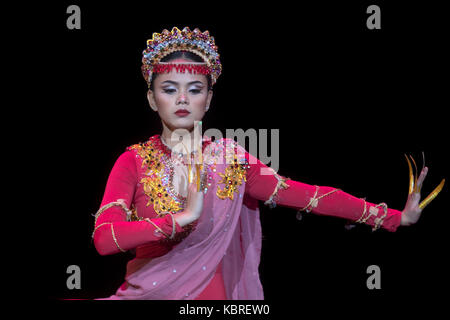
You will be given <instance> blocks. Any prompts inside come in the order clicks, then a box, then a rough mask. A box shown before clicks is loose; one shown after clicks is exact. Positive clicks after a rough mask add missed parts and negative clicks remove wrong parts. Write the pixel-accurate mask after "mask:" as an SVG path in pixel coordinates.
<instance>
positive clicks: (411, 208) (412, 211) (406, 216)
mask: <svg viewBox="0 0 450 320" xmlns="http://www.w3.org/2000/svg"><path fill="white" fill-rule="evenodd" d="M427 173H428V167H424V168H423V169H422V172H421V173H420V176H419V178H418V179H417V187H416V188H415V190H414V192H412V193H411V194H409V195H408V200H407V201H406V205H405V209H403V211H402V219H401V223H400V225H401V226H410V225H413V224H415V223H416V222H417V221H419V218H420V215H421V213H422V209H421V208H420V207H419V203H420V190H421V189H422V184H423V181H424V180H425V177H426V176H427Z"/></svg>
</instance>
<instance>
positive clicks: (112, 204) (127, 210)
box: [94, 199, 133, 226]
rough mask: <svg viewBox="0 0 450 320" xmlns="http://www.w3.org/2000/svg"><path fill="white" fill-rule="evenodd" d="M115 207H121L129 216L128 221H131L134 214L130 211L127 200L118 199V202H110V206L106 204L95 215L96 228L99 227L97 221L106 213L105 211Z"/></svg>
mask: <svg viewBox="0 0 450 320" xmlns="http://www.w3.org/2000/svg"><path fill="white" fill-rule="evenodd" d="M114 206H120V207H121V208H122V209H123V210H124V211H125V212H126V214H127V221H129V220H130V219H131V217H132V215H133V212H132V211H131V210H130V209H128V207H127V205H126V204H125V200H123V199H118V200H117V201H114V202H110V203H108V204H105V205H104V206H103V207H101V208H100V209H99V210H98V211H97V212H96V213H95V221H94V226H95V225H97V219H98V217H99V216H100V215H101V214H102V213H103V212H105V210H107V209H109V208H111V207H114Z"/></svg>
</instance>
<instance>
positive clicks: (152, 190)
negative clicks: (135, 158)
mask: <svg viewBox="0 0 450 320" xmlns="http://www.w3.org/2000/svg"><path fill="white" fill-rule="evenodd" d="M129 149H130V150H136V153H137V154H138V155H139V156H140V157H141V158H142V167H146V169H145V177H144V178H142V179H141V180H140V182H141V183H142V185H143V189H144V193H145V194H146V195H147V196H148V203H147V206H150V205H153V208H154V210H155V212H156V213H157V214H158V216H164V215H165V214H167V212H178V211H180V210H182V209H183V208H184V202H185V199H184V197H181V196H180V198H181V199H176V196H175V195H174V191H173V190H171V188H170V183H169V182H170V181H172V178H173V168H172V167H171V166H170V164H169V161H168V158H167V156H166V155H165V154H164V152H163V151H162V150H161V148H158V146H157V145H155V144H154V143H152V141H151V140H149V141H147V142H145V143H140V144H135V145H132V146H131V147H129ZM168 179H170V180H168Z"/></svg>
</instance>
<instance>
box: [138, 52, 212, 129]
mask: <svg viewBox="0 0 450 320" xmlns="http://www.w3.org/2000/svg"><path fill="white" fill-rule="evenodd" d="M171 62H172V63H180V62H187V63H189V62H191V61H188V60H185V59H177V60H174V61H171ZM206 77H207V76H205V75H202V74H192V73H189V71H187V70H186V72H184V73H183V72H177V71H176V70H175V68H173V69H172V71H171V72H170V73H161V74H158V76H157V77H156V78H155V79H154V81H153V91H152V90H149V91H148V93H147V98H148V101H149V103H150V107H151V108H152V109H153V110H154V111H156V112H158V114H159V116H160V118H161V120H162V121H163V122H164V123H165V125H166V126H167V127H168V128H169V129H171V130H172V131H173V130H175V129H187V130H191V129H192V128H193V127H194V121H201V120H202V118H203V116H204V115H205V112H206V111H207V110H208V108H209V104H210V102H211V98H212V90H209V89H208V80H207V78H206ZM180 109H182V110H183V109H184V110H187V111H188V112H189V113H188V114H187V115H183V114H176V112H177V111H179V110H180Z"/></svg>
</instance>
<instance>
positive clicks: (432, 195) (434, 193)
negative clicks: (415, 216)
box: [419, 179, 445, 209]
mask: <svg viewBox="0 0 450 320" xmlns="http://www.w3.org/2000/svg"><path fill="white" fill-rule="evenodd" d="M444 184H445V179H442V181H441V183H439V185H438V186H437V187H436V188H435V189H434V190H433V191H432V192H431V193H430V194H429V195H428V197H426V198H425V199H424V200H423V201H422V202H421V203H420V204H419V208H421V209H423V208H425V207H426V206H427V205H428V204H430V202H431V201H433V199H434V198H436V197H437V196H438V194H439V192H441V190H442V188H443V187H444Z"/></svg>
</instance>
